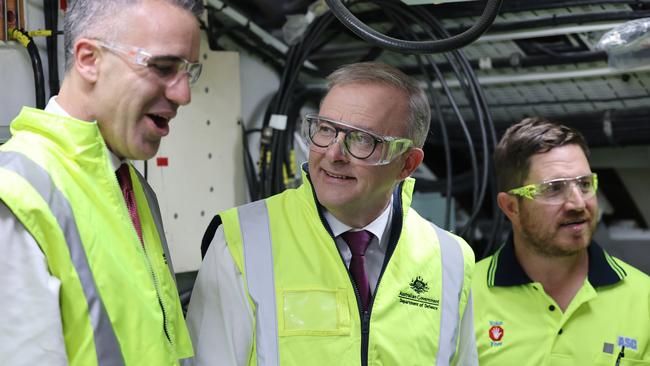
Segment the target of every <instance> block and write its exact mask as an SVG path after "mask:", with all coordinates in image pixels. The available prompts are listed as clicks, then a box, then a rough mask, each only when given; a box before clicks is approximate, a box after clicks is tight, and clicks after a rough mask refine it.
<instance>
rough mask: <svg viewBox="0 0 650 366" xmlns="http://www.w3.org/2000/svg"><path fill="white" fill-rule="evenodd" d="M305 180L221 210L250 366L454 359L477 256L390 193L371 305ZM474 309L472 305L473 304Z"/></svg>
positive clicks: (402, 193) (401, 191) (407, 186)
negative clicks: (236, 272) (248, 323)
mask: <svg viewBox="0 0 650 366" xmlns="http://www.w3.org/2000/svg"><path fill="white" fill-rule="evenodd" d="M303 182H304V183H303V185H302V186H300V187H299V188H298V189H290V190H287V191H285V192H283V193H281V194H279V195H276V196H273V197H271V198H268V199H266V200H263V201H257V202H253V203H251V204H248V205H245V206H242V207H239V208H234V209H230V210H227V211H225V212H223V213H222V214H220V217H221V220H222V223H223V227H224V234H225V238H226V241H227V245H228V248H229V250H230V252H231V253H232V255H233V258H234V261H235V263H236V265H237V266H238V268H239V269H240V270H241V272H242V273H243V274H244V276H245V286H246V288H247V291H248V294H249V301H250V305H251V309H253V311H254V314H255V331H254V344H253V347H252V349H251V356H250V362H249V364H250V365H260V366H267V365H273V366H275V365H331V364H337V365H359V364H361V365H450V364H454V361H455V360H456V359H457V357H458V354H457V349H458V341H459V337H458V334H459V333H458V332H459V324H460V319H461V317H462V316H463V314H464V311H465V308H466V305H467V303H468V298H469V296H470V295H469V294H470V287H471V273H472V270H473V266H474V255H473V253H472V251H471V249H470V248H469V246H468V245H467V244H466V243H465V242H464V241H463V240H462V239H460V238H458V237H455V236H452V235H451V234H449V233H447V232H445V231H443V230H441V229H438V228H437V227H434V226H433V225H432V224H431V223H430V222H428V221H426V220H424V219H423V218H422V217H421V216H420V215H418V214H417V212H415V211H414V210H412V209H410V204H411V193H412V190H413V185H414V182H415V181H414V180H413V179H412V178H409V179H407V180H406V181H404V182H403V183H401V184H400V185H399V186H398V188H397V189H396V190H395V193H394V195H393V210H394V211H393V212H394V214H393V219H392V225H393V226H392V229H391V234H390V236H391V237H390V240H389V244H388V247H387V249H386V261H385V262H384V263H385V264H384V268H383V269H382V273H381V276H380V278H379V281H378V284H377V288H376V289H375V293H374V297H373V299H372V300H371V303H370V305H369V309H368V311H362V310H361V308H360V306H359V303H360V301H359V297H358V295H357V292H356V287H355V286H354V285H353V282H352V280H351V277H350V275H349V273H348V271H347V269H346V267H345V264H344V262H343V260H342V258H341V255H340V254H339V252H338V250H337V247H336V244H335V239H334V238H333V237H332V234H331V231H330V229H329V227H328V226H327V224H326V221H325V219H324V218H323V216H322V212H321V210H320V209H319V208H318V207H317V204H316V202H315V201H314V197H315V195H314V192H313V191H312V188H311V186H310V184H309V180H308V177H307V176H306V175H305V174H303ZM469 310H470V311H471V308H470V309H469Z"/></svg>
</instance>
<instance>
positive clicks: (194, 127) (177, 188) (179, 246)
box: [148, 40, 246, 272]
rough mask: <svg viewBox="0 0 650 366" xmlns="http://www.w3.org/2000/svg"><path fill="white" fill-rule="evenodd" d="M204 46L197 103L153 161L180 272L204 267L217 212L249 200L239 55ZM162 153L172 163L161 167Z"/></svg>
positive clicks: (185, 110) (151, 176) (152, 174)
mask: <svg viewBox="0 0 650 366" xmlns="http://www.w3.org/2000/svg"><path fill="white" fill-rule="evenodd" d="M201 50H202V52H201V55H202V56H201V62H202V63H203V73H202V75H201V79H200V80H199V82H198V83H197V85H195V86H194V87H193V89H192V103H190V104H189V105H188V106H185V107H181V108H180V109H179V114H178V116H177V117H176V118H175V119H174V120H172V123H171V125H170V127H171V133H170V135H169V136H167V137H166V138H164V139H163V141H162V144H161V147H160V150H159V152H158V155H157V156H156V157H154V158H153V159H151V160H150V161H149V162H148V180H149V182H150V183H151V185H152V186H153V188H154V190H155V191H156V194H157V195H158V200H159V202H160V209H161V211H162V217H163V222H164V224H165V232H166V234H167V240H168V242H169V245H170V251H171V256H172V261H173V263H174V269H175V270H176V272H185V271H191V270H196V269H198V268H199V265H200V263H201V254H200V245H201V238H202V237H203V233H204V232H205V229H206V227H207V226H208V223H209V222H210V220H211V219H212V217H213V216H214V215H215V214H216V213H217V212H219V211H221V210H224V209H227V208H230V207H233V206H236V205H239V204H242V203H244V202H245V200H246V193H245V190H246V186H245V178H244V170H243V165H242V159H243V158H242V137H241V127H240V125H239V119H240V115H241V89H240V73H239V55H238V53H236V52H214V51H210V50H209V48H208V45H207V43H206V42H205V40H204V41H203V43H202V45H201ZM158 158H167V160H168V165H167V166H158V163H157V160H158Z"/></svg>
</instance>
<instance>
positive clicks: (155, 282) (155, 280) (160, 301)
mask: <svg viewBox="0 0 650 366" xmlns="http://www.w3.org/2000/svg"><path fill="white" fill-rule="evenodd" d="M140 247H141V248H142V253H143V254H144V257H145V261H146V262H147V266H148V267H149V273H151V278H152V279H153V286H154V289H155V290H156V296H157V297H158V304H159V305H160V310H161V311H162V316H163V331H164V332H165V337H167V340H168V341H169V344H171V345H172V346H173V345H174V342H172V338H171V337H170V336H169V330H168V329H169V324H168V322H169V320H168V319H167V312H166V311H165V302H164V301H163V298H162V296H160V283H159V282H158V277H157V276H156V273H155V272H154V270H153V266H152V265H151V260H150V259H149V255H148V254H147V251H146V250H145V249H144V247H143V246H142V245H141V246H140Z"/></svg>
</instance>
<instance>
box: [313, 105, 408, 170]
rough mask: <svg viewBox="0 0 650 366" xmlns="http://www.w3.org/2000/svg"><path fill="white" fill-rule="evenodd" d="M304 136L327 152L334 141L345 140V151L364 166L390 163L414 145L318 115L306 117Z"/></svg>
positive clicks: (315, 148)
mask: <svg viewBox="0 0 650 366" xmlns="http://www.w3.org/2000/svg"><path fill="white" fill-rule="evenodd" d="M302 136H303V139H304V140H305V143H306V144H308V145H309V146H310V149H311V150H313V151H316V152H325V151H326V150H327V149H328V148H329V147H330V146H331V145H332V144H334V143H336V142H341V144H340V145H341V149H342V152H344V153H345V152H347V154H348V155H349V156H351V157H352V158H354V159H355V161H357V162H358V163H360V164H364V165H385V164H388V163H390V162H391V161H393V160H395V158H397V157H398V156H400V155H401V154H403V153H404V152H405V151H406V150H408V148H409V147H411V146H413V142H412V141H411V140H409V139H406V138H401V137H393V136H380V135H377V134H374V133H372V132H370V131H366V130H364V129H361V128H357V127H354V126H351V125H349V124H347V123H344V122H341V121H336V120H333V119H330V118H327V117H322V116H319V115H317V114H308V115H306V116H305V117H304V118H303V122H302ZM341 136H343V137H341Z"/></svg>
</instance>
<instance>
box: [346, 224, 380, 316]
mask: <svg viewBox="0 0 650 366" xmlns="http://www.w3.org/2000/svg"><path fill="white" fill-rule="evenodd" d="M341 237H342V238H343V240H345V242H346V243H347V244H348V246H349V247H350V252H352V259H351V260H350V274H352V279H353V280H354V282H355V283H356V284H357V288H358V289H359V296H360V297H361V305H362V307H363V310H368V302H369V300H370V284H369V283H368V274H367V273H366V257H365V254H366V249H368V245H369V244H370V240H371V239H372V237H373V235H372V233H371V232H369V231H368V230H361V231H346V232H344V233H343V234H341Z"/></svg>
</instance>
